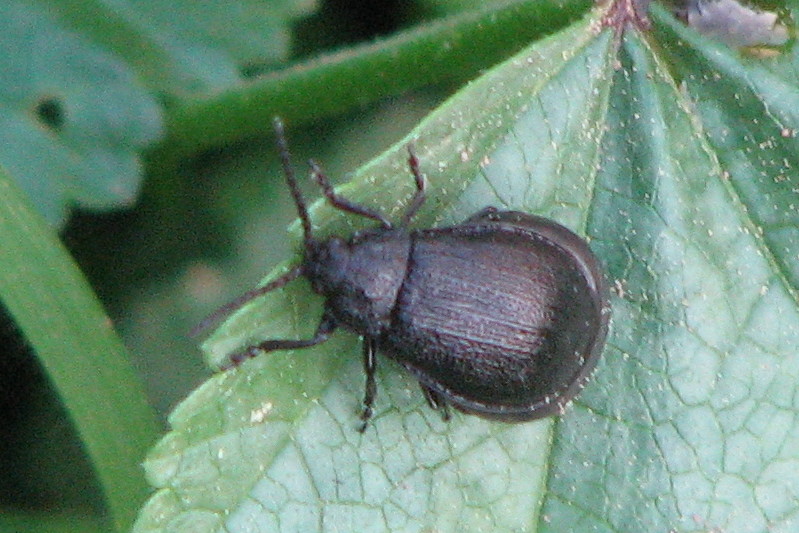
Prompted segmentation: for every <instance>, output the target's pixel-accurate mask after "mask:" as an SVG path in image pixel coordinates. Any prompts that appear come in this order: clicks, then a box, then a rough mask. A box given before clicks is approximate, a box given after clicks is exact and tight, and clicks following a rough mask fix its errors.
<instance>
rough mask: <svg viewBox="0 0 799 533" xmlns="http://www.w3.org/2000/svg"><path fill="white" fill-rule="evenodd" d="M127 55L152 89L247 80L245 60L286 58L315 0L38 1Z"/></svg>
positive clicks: (202, 88)
mask: <svg viewBox="0 0 799 533" xmlns="http://www.w3.org/2000/svg"><path fill="white" fill-rule="evenodd" d="M34 1H35V2H37V3H39V4H41V5H42V6H43V7H45V8H46V9H47V10H48V11H51V12H54V13H57V14H58V16H59V18H60V20H61V21H63V23H65V24H66V25H68V26H70V27H71V28H73V29H75V30H77V31H79V32H80V33H81V34H83V35H85V36H87V37H88V38H90V39H91V40H93V41H94V42H96V43H98V44H100V45H102V46H103V47H104V48H105V49H107V50H110V51H112V52H113V53H114V54H116V55H117V56H118V57H120V58H122V59H124V60H125V61H126V62H127V63H128V64H129V65H131V66H132V67H133V68H134V69H135V70H136V72H137V73H138V74H139V75H140V76H141V77H142V78H143V79H144V80H145V82H146V83H147V85H148V86H149V87H150V88H151V89H154V90H157V91H162V92H166V93H168V94H171V95H184V96H185V95H191V94H198V93H207V92H211V91H215V90H220V89H223V88H225V87H229V86H231V85H235V84H238V83H240V82H241V81H242V77H241V68H242V66H245V65H248V66H256V65H257V66H262V65H264V64H271V63H276V62H278V61H282V60H285V59H286V57H287V56H288V54H289V52H290V44H291V43H290V32H289V25H290V24H291V23H292V21H293V20H294V19H296V18H298V17H300V16H302V15H307V14H308V13H311V12H313V10H315V9H316V4H317V3H318V1H317V0H272V1H269V2H264V1H262V0H240V1H238V2H236V3H235V4H230V3H227V2H194V1H192V0H178V1H174V0H173V1H165V0H144V1H137V2H112V1H108V0H59V1H58V2H51V1H49V0H34Z"/></svg>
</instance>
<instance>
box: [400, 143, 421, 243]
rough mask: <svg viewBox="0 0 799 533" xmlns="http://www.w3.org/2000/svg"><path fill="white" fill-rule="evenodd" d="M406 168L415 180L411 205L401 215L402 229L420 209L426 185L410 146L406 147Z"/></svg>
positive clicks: (417, 160)
mask: <svg viewBox="0 0 799 533" xmlns="http://www.w3.org/2000/svg"><path fill="white" fill-rule="evenodd" d="M408 166H409V167H410V169H411V173H412V174H413V178H414V180H416V193H415V194H414V195H413V198H412V199H411V203H410V204H408V209H407V210H406V211H405V214H404V215H402V226H403V227H405V226H407V225H408V224H409V223H410V221H411V219H412V218H413V217H414V215H415V214H416V212H417V211H418V210H419V208H420V207H422V204H423V203H424V199H425V196H424V190H425V187H426V185H427V182H426V181H425V179H424V174H422V171H421V170H420V169H419V159H418V158H417V157H416V154H414V153H413V146H412V145H410V144H409V145H408Z"/></svg>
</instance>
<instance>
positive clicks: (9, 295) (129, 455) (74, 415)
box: [0, 168, 158, 531]
mask: <svg viewBox="0 0 799 533" xmlns="http://www.w3.org/2000/svg"><path fill="white" fill-rule="evenodd" d="M0 298H1V299H2V302H3V304H4V305H5V307H6V309H7V310H8V312H9V313H10V314H11V316H12V317H13V318H14V321H15V322H16V324H17V326H18V327H19V328H20V330H21V331H22V333H23V334H24V336H25V338H26V340H27V342H28V343H29V345H30V346H31V347H32V348H33V350H34V351H35V353H36V355H37V357H38V358H39V361H40V363H41V365H42V367H43V368H44V370H45V372H46V373H47V376H48V377H49V379H50V381H51V383H52V384H53V386H54V388H55V390H56V391H57V392H58V394H59V396H60V398H61V401H62V402H63V404H64V406H65V408H66V409H67V412H68V413H69V415H70V417H71V420H72V423H73V424H74V426H75V428H76V430H77V432H78V434H79V435H80V438H81V440H82V442H83V444H84V446H85V448H86V452H87V454H88V455H89V458H90V460H91V462H92V464H93V466H94V469H95V472H96V474H97V477H98V478H99V481H100V485H101V487H102V489H103V492H104V495H105V498H106V503H107V506H108V510H109V513H110V515H111V517H112V520H113V523H114V525H115V526H116V528H117V529H118V530H120V531H123V530H127V529H129V527H130V525H131V524H132V522H133V520H134V518H135V515H136V511H137V508H138V506H139V504H140V503H141V502H142V501H143V500H144V498H145V496H146V494H147V486H146V484H145V481H144V476H143V474H142V471H141V467H140V462H141V461H142V460H143V458H144V454H145V452H146V450H147V448H148V447H149V446H150V445H151V444H152V443H153V441H154V440H155V438H156V436H157V434H158V426H157V424H156V421H155V416H154V413H153V411H152V409H151V408H150V407H149V405H148V404H147V399H146V397H145V394H144V391H143V390H142V387H141V383H140V382H139V380H138V377H137V375H136V373H135V372H134V369H133V368H132V366H131V364H130V361H129V360H128V356H127V354H126V352H125V348H124V346H123V345H122V342H121V340H120V339H119V337H118V336H117V335H116V333H115V332H114V329H113V325H112V324H111V321H110V320H109V318H108V316H107V315H106V314H105V312H104V311H103V309H102V307H101V305H100V303H99V302H98V301H97V299H96V297H95V296H94V294H93V292H92V290H91V288H90V287H89V285H88V283H87V282H86V279H85V278H84V277H83V275H82V274H81V272H80V270H79V269H78V267H77V265H76V264H75V262H74V261H73V259H72V257H71V256H70V255H69V253H68V252H67V251H66V249H65V248H64V247H63V245H62V244H61V242H60V241H59V240H58V238H57V237H56V235H54V234H53V231H52V230H51V228H50V227H49V226H48V225H47V223H46V222H45V221H44V220H43V219H42V218H41V217H40V216H39V215H38V214H37V213H36V211H35V210H33V209H32V208H31V207H30V205H29V203H28V199H27V197H25V196H24V194H23V193H22V192H21V191H20V190H19V188H18V187H17V186H16V184H15V182H14V181H13V180H12V179H10V177H9V176H8V174H7V173H6V172H5V171H4V170H3V169H1V168H0Z"/></svg>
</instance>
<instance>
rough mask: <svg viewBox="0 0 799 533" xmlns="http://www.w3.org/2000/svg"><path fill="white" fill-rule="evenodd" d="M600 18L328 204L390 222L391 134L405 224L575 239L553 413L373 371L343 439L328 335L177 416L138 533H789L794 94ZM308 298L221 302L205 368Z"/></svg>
mask: <svg viewBox="0 0 799 533" xmlns="http://www.w3.org/2000/svg"><path fill="white" fill-rule="evenodd" d="M601 15H602V14H601V13H600V12H597V13H594V14H592V15H591V16H590V17H589V18H587V19H585V20H582V21H580V22H578V23H576V24H574V25H572V26H571V27H569V28H567V29H565V30H563V31H562V32H560V33H558V34H556V35H553V36H551V37H549V38H546V39H544V40H541V41H539V42H537V43H535V44H533V45H532V46H531V47H529V48H528V49H526V50H524V51H523V52H522V53H520V54H519V55H517V56H516V57H514V58H512V59H511V60H509V61H507V62H505V63H503V64H501V65H499V66H497V67H496V68H494V69H492V70H491V71H489V72H487V73H486V74H485V75H484V76H482V77H481V78H480V79H478V80H476V81H475V82H474V83H472V84H470V85H469V86H467V87H466V88H464V89H463V90H462V91H460V92H459V93H458V94H457V95H455V96H454V97H453V98H452V99H451V100H450V101H448V102H447V103H445V104H444V105H443V106H442V107H440V108H439V109H438V110H436V111H435V112H434V113H432V114H431V115H430V116H429V117H428V118H427V119H426V120H424V121H423V122H422V123H421V124H420V125H419V126H418V128H417V129H416V130H414V131H413V132H412V133H411V134H410V135H409V137H408V138H407V139H406V140H405V141H403V142H402V143H399V144H398V145H397V146H395V147H393V148H392V149H390V150H389V151H387V152H386V153H385V154H383V155H382V156H381V157H378V158H377V159H375V160H374V161H372V162H371V163H369V164H368V165H366V166H365V167H364V168H362V169H360V170H359V171H358V172H357V173H356V175H355V176H354V178H353V180H352V181H351V182H350V183H349V184H347V185H345V186H344V187H342V188H341V190H340V192H341V193H342V194H345V195H346V196H348V197H350V198H352V199H354V200H356V201H358V202H362V203H364V204H367V205H370V206H372V207H377V208H380V209H382V210H383V211H384V212H386V213H387V214H388V216H389V217H391V218H392V219H397V218H398V217H399V216H400V215H401V212H402V209H403V206H404V205H405V202H406V201H407V199H408V198H409V197H410V195H411V193H412V190H413V186H412V180H411V178H410V175H409V173H408V171H407V169H406V167H405V164H406V163H405V158H406V154H405V144H406V142H409V141H411V142H413V144H414V147H415V150H416V153H417V155H418V156H419V158H420V160H421V162H422V169H423V171H424V172H425V173H426V174H427V177H428V179H429V181H430V190H429V195H428V201H427V203H426V205H425V207H424V208H423V210H422V212H421V214H420V217H419V220H418V221H417V222H418V224H419V225H434V224H445V223H453V222H457V221H460V220H462V219H463V218H465V217H466V216H468V215H469V214H471V213H473V212H474V211H476V210H478V209H480V208H482V207H484V206H485V205H495V206H497V207H500V208H507V209H519V210H524V211H528V212H533V213H537V214H542V215H546V216H550V217H552V218H554V219H556V220H558V221H560V222H562V223H563V224H565V225H567V226H569V227H570V228H572V229H573V230H575V231H576V232H578V233H580V234H583V235H586V236H587V237H588V239H589V241H590V243H591V246H592V248H593V249H594V250H595V252H596V253H597V255H598V256H599V257H600V259H601V260H602V261H603V263H604V264H605V267H606V269H607V276H608V279H609V282H610V284H611V285H612V286H613V287H614V294H613V297H612V306H613V323H612V327H611V332H610V336H609V340H608V346H607V347H606V349H605V352H604V356H603V359H602V361H601V362H600V365H599V367H598V369H597V371H596V373H595V376H594V378H593V380H592V381H591V382H590V383H589V385H588V386H587V388H586V389H585V390H584V391H583V393H582V394H581V395H580V396H579V397H578V398H577V400H576V402H575V403H574V404H573V405H572V407H571V408H570V409H569V410H568V411H567V412H566V414H565V415H564V416H562V417H560V418H557V419H548V420H543V421H538V422H533V423H528V424H518V425H506V424H501V423H492V422H487V421H484V420H481V419H479V418H476V417H473V416H464V415H460V414H456V415H455V416H454V419H453V420H452V421H451V422H450V423H449V424H445V423H443V422H442V421H441V420H440V419H439V417H438V415H437V414H436V413H434V412H432V411H430V410H429V409H428V408H427V406H426V405H425V404H424V400H423V399H422V396H421V394H420V393H419V391H418V387H417V386H416V384H415V383H414V382H413V379H412V378H410V377H409V376H408V375H407V374H406V373H404V372H403V371H402V369H401V368H400V367H399V366H398V365H396V364H393V363H391V362H389V361H387V360H386V359H385V358H381V359H380V370H379V378H380V379H379V390H380V396H379V399H378V402H377V406H376V407H377V413H376V416H375V419H374V423H373V425H372V426H371V427H370V428H369V429H368V430H367V431H366V433H364V434H359V433H358V432H357V431H356V428H357V425H358V420H357V412H358V408H359V401H360V398H361V395H362V386H363V376H362V372H361V370H360V362H359V355H358V354H359V350H358V348H357V341H356V339H355V338H354V337H353V336H352V335H348V334H344V333H342V334H338V335H336V337H335V339H334V340H332V341H329V342H327V343H325V344H324V345H321V346H319V347H316V348H312V349H307V350H302V351H297V352H275V353H271V354H269V355H265V356H261V357H258V358H256V359H253V360H251V361H249V362H247V363H246V364H244V365H243V366H242V367H240V368H239V369H237V370H235V371H232V372H227V373H224V374H218V375H216V376H214V377H213V378H211V379H210V380H209V381H208V382H206V383H205V384H204V385H203V386H202V387H200V389H198V390H197V391H196V392H195V393H194V394H192V395H191V396H190V397H189V398H188V399H187V400H186V401H185V402H183V404H181V405H180V406H179V407H178V409H176V410H175V412H173V414H172V416H171V418H170V423H171V424H172V428H173V430H172V432H171V433H170V434H169V435H167V436H166V437H165V438H164V439H163V440H162V442H161V443H160V444H159V445H158V446H157V447H156V448H155V449H154V450H153V451H152V452H151V454H150V456H149V458H148V460H147V463H146V468H147V472H148V476H149V479H150V481H151V483H153V485H155V486H156V487H158V488H159V491H158V492H157V493H156V495H155V496H154V497H153V498H152V500H151V501H150V502H149V504H148V505H147V506H146V507H145V508H144V510H143V512H142V514H141V515H140V518H139V522H138V524H137V526H138V527H137V531H154V530H164V531H189V530H191V531H230V532H234V531H351V530H359V531H386V530H390V531H426V530H436V531H553V532H554V531H630V530H636V531H668V530H676V531H705V530H711V529H713V528H718V529H720V530H724V531H741V532H743V531H762V530H765V529H767V528H771V529H772V530H775V531H792V530H793V529H795V527H796V520H797V513H799V485H797V484H796V482H795V475H794V472H795V471H796V466H797V459H798V458H799V457H797V456H798V455H799V442H797V441H798V440H799V426H798V425H797V423H796V411H797V400H796V395H795V394H794V388H795V387H794V385H793V384H794V383H795V382H796V381H797V377H799V364H798V363H799V362H798V361H797V354H796V347H797V346H799V305H797V290H796V283H795V280H796V270H795V268H796V267H795V265H796V261H795V258H796V257H797V250H796V242H797V241H796V239H795V238H794V235H796V230H797V223H796V222H797V219H796V209H797V205H799V202H796V201H795V198H796V189H797V182H798V181H799V177H797V173H796V170H795V169H796V168H797V164H799V161H797V160H796V159H797V155H796V154H798V153H799V150H797V148H799V147H797V146H796V137H795V135H791V134H786V132H788V133H790V131H791V128H792V126H791V125H795V124H799V120H797V119H798V118H799V117H797V113H799V112H798V111H797V110H799V106H797V105H795V102H796V98H797V94H799V93H797V88H796V87H795V86H791V85H787V84H786V83H785V82H783V81H780V79H778V78H776V77H767V74H768V73H767V71H766V70H765V69H761V68H760V67H758V66H757V65H753V64H747V63H745V62H743V61H741V59H740V58H739V57H738V56H737V54H736V53H735V52H734V51H731V50H728V49H723V48H721V47H720V46H719V45H716V44H714V43H711V42H710V41H708V40H707V39H703V38H701V37H698V36H696V35H695V34H693V33H692V32H690V31H689V30H686V29H684V28H683V27H682V26H680V25H679V24H678V23H676V22H674V21H673V20H672V19H671V18H670V16H669V15H668V14H666V13H665V12H664V11H663V10H660V9H655V20H654V22H655V26H654V29H653V30H652V31H651V32H641V31H638V30H634V29H632V28H630V29H629V30H628V31H627V32H626V33H625V35H624V37H623V38H621V39H619V38H617V35H616V34H615V33H614V32H613V31H612V29H604V30H602V29H601V25H600V24H599V20H600V17H601ZM733 125H734V126H736V127H732V126H733ZM312 217H313V219H314V222H315V223H317V224H318V225H319V228H318V230H317V231H318V232H319V234H320V235H323V234H335V233H345V234H346V233H350V232H351V231H353V229H354V227H360V226H358V224H361V221H353V220H352V217H346V216H343V215H341V214H340V213H337V212H335V210H334V209H332V208H331V207H329V206H328V205H326V204H324V203H321V202H317V203H316V204H315V205H314V208H313V209H312ZM353 224H355V226H353ZM294 230H295V231H296V230H297V228H296V227H295V228H294ZM286 266H287V265H284V266H283V268H285V267H286ZM279 272H280V270H278V271H277V272H276V273H275V274H274V275H273V276H272V277H274V276H276V275H277V274H279ZM309 295H310V289H309V287H308V285H307V283H304V282H296V283H293V284H291V285H290V286H288V287H286V288H285V289H282V290H280V291H277V292H274V293H271V294H269V295H268V296H266V297H264V298H263V299H260V300H258V301H256V302H252V303H251V304H250V305H248V306H246V307H245V308H243V309H241V310H240V311H239V312H238V313H236V314H235V315H234V316H233V317H231V319H230V320H228V321H227V322H226V323H225V324H223V325H222V326H221V327H220V328H219V329H218V330H217V331H216V332H215V333H214V334H213V335H212V336H211V338H210V339H209V340H208V341H207V342H206V344H205V349H206V351H207V353H208V358H209V362H210V363H211V364H219V363H220V362H222V361H224V358H225V356H226V355H227V354H228V353H230V352H231V351H232V350H234V349H236V348H239V347H241V346H243V345H247V344H250V343H253V342H257V341H258V340H260V339H264V338H295V337H300V338H307V337H309V336H310V335H311V334H312V332H313V329H314V327H315V325H316V324H315V322H316V321H317V320H318V317H319V316H320V314H321V302H320V300H319V299H318V298H315V297H311V296H309ZM198 528H199V529H198Z"/></svg>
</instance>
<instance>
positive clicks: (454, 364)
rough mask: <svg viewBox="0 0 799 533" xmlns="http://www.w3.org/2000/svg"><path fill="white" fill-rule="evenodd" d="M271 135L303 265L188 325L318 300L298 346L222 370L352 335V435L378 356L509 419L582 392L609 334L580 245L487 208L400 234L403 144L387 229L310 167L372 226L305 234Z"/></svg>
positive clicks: (468, 404)
mask: <svg viewBox="0 0 799 533" xmlns="http://www.w3.org/2000/svg"><path fill="white" fill-rule="evenodd" d="M274 127H275V133H276V136H277V146H278V151H279V153H280V159H281V164H282V167H283V172H284V174H285V178H286V182H287V184H288V187H289V190H290V191H291V195H292V197H293V200H294V203H295V205H296V208H297V213H298V215H299V219H300V222H301V224H302V228H303V234H304V238H303V259H302V262H301V264H299V265H298V266H295V267H294V268H292V269H291V270H290V271H288V272H287V273H285V274H284V275H282V276H281V277H279V278H277V279H275V280H274V281H272V282H271V283H268V284H266V285H264V286H262V287H259V288H256V289H254V290H252V291H249V292H247V293H245V294H243V295H242V296H240V297H239V298H237V299H235V300H234V301H232V302H230V303H229V304H227V305H225V306H223V307H221V308H220V309H218V310H217V311H216V312H215V313H213V314H212V315H211V316H210V317H208V319H206V320H205V321H204V322H203V323H202V324H201V325H200V326H199V327H200V328H205V327H206V326H207V325H208V323H210V322H212V321H216V320H218V319H219V318H220V317H222V316H224V315H227V314H229V313H230V312H232V311H234V310H236V309H238V308H239V307H241V306H242V305H244V304H245V303H246V302H249V301H250V300H252V299H254V298H257V297H259V296H261V295H263V294H265V293H268V292H270V291H273V290H275V289H278V288H280V287H282V286H284V285H286V284H287V283H289V282H290V281H292V280H294V279H296V278H298V277H300V276H304V277H305V278H307V279H308V280H309V281H310V283H311V286H312V288H313V290H314V291H315V292H317V293H319V294H320V295H322V296H323V297H324V298H325V303H324V309H323V312H322V318H321V320H320V322H319V325H318V327H317V329H316V333H315V334H314V335H313V337H311V338H310V339H298V340H293V339H272V340H266V341H263V342H261V343H259V344H256V345H253V346H249V347H247V348H245V349H243V350H240V351H237V352H235V353H232V354H230V355H229V356H228V363H227V364H226V365H224V366H223V369H225V368H230V367H235V366H238V365H239V364H241V363H242V362H243V361H244V360H246V359H249V358H251V357H255V356H256V355H258V354H260V353H263V352H269V351H273V350H290V349H297V348H306V347H309V346H314V345H316V344H320V343H322V342H324V341H326V340H327V339H328V338H329V337H330V335H331V334H332V333H333V331H334V330H335V329H336V328H338V327H343V328H345V329H347V330H350V331H352V332H354V333H357V334H359V335H361V336H362V339H363V340H362V348H363V349H362V355H363V367H364V372H365V374H366V386H365V393H364V399H363V411H362V414H361V419H362V421H363V424H362V425H361V428H360V430H361V431H363V430H364V429H365V428H366V424H367V422H368V420H369V418H370V417H371V416H372V414H373V405H374V401H375V396H376V392H377V389H376V383H375V369H376V365H377V354H378V352H379V353H382V354H384V355H386V356H388V357H390V358H391V359H394V360H395V361H397V362H399V363H400V364H401V365H402V366H404V367H405V368H406V369H407V370H408V371H409V372H410V373H411V374H412V375H413V377H415V378H416V380H417V381H418V382H419V384H420V385H421V389H422V392H423V394H424V396H425V398H426V400H427V402H428V404H429V405H430V406H431V407H432V408H433V409H436V410H440V411H441V413H442V415H443V417H444V419H448V418H449V411H448V409H447V406H448V405H452V406H453V407H455V408H456V409H458V410H460V411H462V412H465V413H470V414H475V415H478V416H481V417H484V418H489V419H494V420H500V421H506V422H520V421H527V420H534V419H537V418H541V417H545V416H548V415H551V414H555V413H558V412H562V411H563V409H564V407H565V406H566V404H567V403H568V402H569V401H571V400H572V399H573V398H574V397H575V395H576V394H577V393H578V392H579V391H580V390H581V389H582V388H583V386H584V384H585V382H586V380H587V379H588V377H589V375H590V373H591V371H592V370H593V368H594V366H595V365H596V362H597V360H598V358H599V356H600V353H601V351H602V348H603V345H604V342H605V337H606V333H607V327H608V319H609V306H608V301H607V290H606V285H605V281H604V277H603V274H602V271H601V269H600V266H599V262H598V260H597V259H596V257H595V256H594V254H593V253H592V252H591V250H590V248H589V247H588V244H587V243H586V241H585V240H583V239H582V238H580V237H579V236H577V235H576V234H575V233H573V232H572V231H570V230H569V229H567V228H566V227H564V226H562V225H560V224H558V223H556V222H554V221H552V220H549V219H546V218H543V217H539V216H534V215H530V214H526V213H522V212H518V211H499V210H497V209H495V208H493V207H487V208H485V209H483V210H482V211H479V212H478V213H476V214H474V215H473V216H471V217H469V218H468V219H466V220H465V221H464V222H463V223H461V224H458V225H455V226H450V227H443V228H433V229H414V230H411V229H409V224H410V222H411V220H412V219H413V217H414V215H416V213H417V211H418V210H419V208H420V207H421V206H422V204H423V203H424V200H425V183H426V181H425V178H424V175H423V174H422V172H421V170H420V164H419V160H418V159H417V158H416V156H415V154H414V152H413V149H412V148H411V147H410V146H409V147H408V165H409V168H410V172H411V174H412V175H413V178H414V180H415V183H416V191H415V194H414V195H413V197H412V199H411V200H410V203H409V205H408V207H407V209H406V210H405V213H404V215H403V216H402V219H401V221H400V223H399V224H397V225H394V224H392V223H391V222H390V221H389V220H388V219H387V218H386V217H385V216H384V215H382V214H381V213H379V212H377V211H374V210H372V209H370V208H368V207H366V206H362V205H359V204H356V203H353V202H351V201H349V200H347V199H346V198H344V197H342V196H340V195H339V194H337V193H336V192H335V191H334V190H333V187H332V186H331V184H330V182H329V180H328V178H327V177H326V176H325V174H324V173H323V172H322V170H321V169H320V168H319V166H318V165H317V164H316V163H314V162H313V161H310V167H311V174H312V176H313V178H314V180H315V181H316V183H317V184H318V185H319V186H320V188H321V190H322V193H323V194H324V196H325V197H326V199H327V201H328V202H329V203H330V204H331V205H333V206H334V207H336V208H337V209H339V210H341V211H344V212H347V213H351V214H354V215H359V216H363V217H366V218H369V219H372V220H374V221H375V222H377V223H378V226H377V227H374V228H371V229H366V230H361V231H357V232H355V233H354V234H353V235H352V236H350V237H348V238H343V237H339V236H333V237H330V238H326V239H318V238H316V237H314V235H313V233H312V229H311V220H310V218H309V215H308V209H307V207H306V201H305V199H304V197H303V195H302V193H301V192H300V189H299V186H298V184H297V180H296V177H295V173H294V168H293V165H292V162H291V156H290V153H289V148H288V143H287V141H286V137H285V132H284V126H283V123H282V122H281V121H280V120H279V119H275V123H274Z"/></svg>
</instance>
